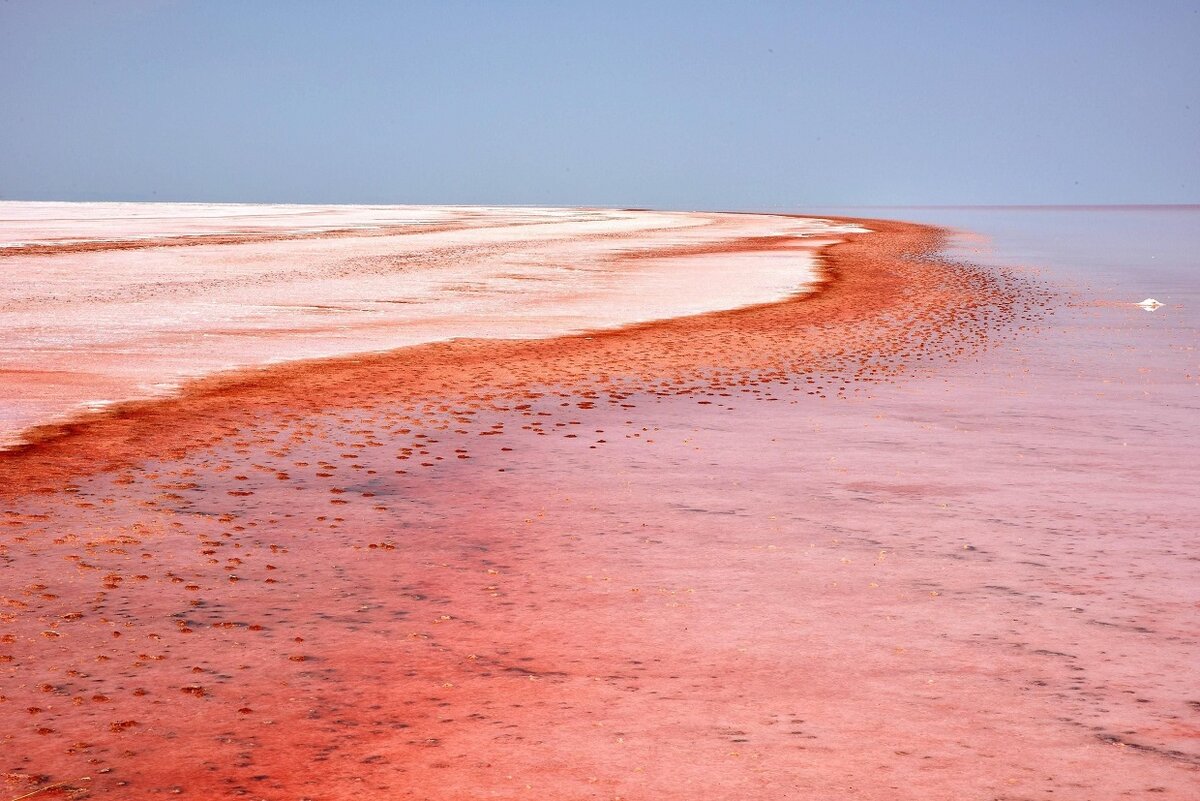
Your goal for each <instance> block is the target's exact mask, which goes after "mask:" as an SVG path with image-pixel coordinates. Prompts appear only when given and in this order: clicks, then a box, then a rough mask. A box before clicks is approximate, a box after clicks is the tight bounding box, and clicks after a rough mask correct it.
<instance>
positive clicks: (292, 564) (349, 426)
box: [0, 221, 1194, 801]
mask: <svg viewBox="0 0 1200 801" xmlns="http://www.w3.org/2000/svg"><path fill="white" fill-rule="evenodd" d="M869 226H870V227H871V228H872V229H873V231H874V233H871V234H867V235H852V236H849V237H847V238H846V241H845V242H843V243H841V244H838V245H835V246H832V247H830V248H828V249H826V251H825V252H824V256H823V258H824V269H825V273H826V282H825V284H824V285H823V286H822V288H821V289H820V291H818V292H816V293H814V294H812V295H807V296H800V297H797V298H795V299H794V300H791V301H788V302H784V303H779V304H772V305H768V306H760V307H755V308H749V309H741V310H737V311H732V312H725V313H720V314H710V315H704V316H701V317H696V318H686V319H677V320H669V321H664V322H661V323H654V324H648V325H639V326H635V327H631V328H628V329H624V330H620V331H614V332H608V333H598V334H594V335H589V336H578V337H566V338H560V339H555V340H543V341H525V342H492V341H487V342H485V341H455V342H450V343H444V344H439V345H428V346H421V347H416V348H410V349H405V350H403V351H397V352H393V353H388V354H382V355H377V356H370V357H362V358H353V359H340V360H333V361H328V362H314V363H308V364H296V365H290V366H284V367H278V368H273V369H271V370H266V371H262V372H256V373H248V374H243V375H239V376H234V377H225V378H221V379H213V380H209V381H205V382H202V383H200V384H197V385H195V386H193V387H190V388H188V390H187V391H186V392H185V393H184V394H183V395H182V396H181V397H179V398H176V399H172V400H168V401H161V402H156V403H147V404H131V405H129V406H128V407H125V408H122V409H119V410H117V411H115V412H114V413H112V414H110V415H108V416H104V417H100V418H97V419H91V420H87V421H85V422H81V423H78V424H76V425H73V426H64V427H60V428H56V429H53V430H45V431H43V432H41V433H42V435H41V437H40V438H39V439H38V440H37V441H36V442H35V443H33V444H31V445H29V446H26V447H24V448H22V449H20V450H18V451H14V452H9V453H5V454H0V485H2V486H0V493H2V494H0V531H2V532H3V534H0V561H3V563H4V571H5V579H6V585H5V588H4V589H3V590H0V676H3V677H4V682H3V684H2V685H0V696H2V697H0V720H2V721H3V724H4V725H3V727H2V729H0V788H3V789H4V790H7V791H9V793H10V796H18V795H20V794H22V793H23V792H27V791H29V790H31V789H34V788H36V787H38V786H43V787H46V786H49V785H50V784H52V783H56V782H67V783H68V784H69V785H71V786H72V787H82V786H84V785H81V784H79V783H78V779H79V778H80V777H83V776H89V777H91V780H90V782H89V783H88V784H87V785H86V788H87V789H88V790H89V791H90V792H91V793H92V794H93V795H94V796H96V797H101V798H104V797H107V798H114V799H118V798H119V799H141V798H152V797H159V796H162V795H183V796H187V797H193V798H203V799H219V798H240V797H251V798H306V797H307V798H321V799H357V798H413V799H418V798H420V799H434V798H437V799H474V798H483V797H486V798H506V799H507V798H512V799H516V798H555V799H559V798H618V797H621V798H680V797H686V798H745V799H783V798H819V797H827V796H834V797H859V798H869V799H880V800H881V801H882V799H889V801H890V800H891V799H897V798H914V799H915V798H922V799H927V798H939V799H940V798H946V799H949V798H963V797H976V796H978V797H989V798H991V797H1032V796H1034V795H1041V794H1042V792H1044V790H1045V789H1047V788H1051V789H1055V790H1056V793H1055V796H1054V797H1056V798H1072V799H1084V798H1099V797H1104V794H1105V792H1107V790H1108V789H1109V788H1110V787H1112V788H1116V790H1119V791H1121V792H1132V791H1133V790H1137V789H1145V788H1146V787H1158V788H1160V791H1159V792H1158V795H1157V797H1163V798H1184V797H1186V796H1185V795H1183V794H1182V792H1181V791H1180V788H1186V784H1185V783H1186V781H1187V779H1188V778H1189V777H1191V776H1193V775H1194V771H1193V767H1194V765H1193V764H1192V762H1190V761H1189V759H1190V757H1189V756H1188V754H1189V753H1190V752H1188V751H1187V749H1186V748H1181V747H1179V745H1178V743H1179V742H1180V741H1182V740H1184V739H1185V738H1186V737H1188V736H1192V734H1191V733H1189V730H1187V728H1186V725H1185V724H1184V723H1183V721H1182V720H1179V721H1175V727H1174V728H1171V727H1167V726H1166V725H1165V724H1164V720H1165V718H1164V717H1163V716H1162V715H1160V714H1159V712H1158V710H1159V709H1160V705H1159V704H1152V705H1150V706H1147V707H1145V709H1146V710H1148V711H1145V712H1143V714H1145V715H1146V719H1145V720H1146V721H1147V725H1146V726H1145V727H1143V729H1144V731H1143V732H1142V734H1141V735H1139V737H1134V736H1132V735H1130V734H1128V733H1125V732H1124V730H1123V729H1119V728H1115V727H1111V726H1109V727H1107V728H1104V727H1105V726H1107V724H1108V722H1109V721H1108V719H1106V718H1105V717H1104V713H1103V712H1097V711H1096V710H1094V709H1092V708H1091V707H1090V706H1089V703H1090V700H1089V699H1090V696H1089V693H1094V692H1098V690H1097V689H1096V688H1097V687H1100V686H1102V685H1103V686H1107V685H1104V682H1108V683H1110V684H1112V685H1113V686H1117V685H1119V684H1120V682H1121V681H1122V680H1124V679H1123V678H1122V676H1121V674H1119V673H1112V672H1111V670H1112V669H1111V668H1106V667H1104V663H1103V659H1099V658H1093V657H1091V656H1089V655H1088V654H1089V652H1088V651H1087V648H1088V646H1087V644H1086V642H1084V641H1083V640H1079V639H1078V630H1077V629H1070V631H1068V632H1067V633H1066V634H1065V635H1064V636H1063V637H1060V639H1067V640H1070V641H1071V642H1072V643H1073V644H1072V646H1071V647H1072V648H1073V649H1074V648H1076V647H1077V648H1078V649H1080V654H1081V655H1082V656H1081V657H1080V658H1079V660H1078V661H1080V662H1085V663H1087V665H1088V667H1089V669H1094V671H1095V674H1096V678H1094V679H1093V682H1094V683H1093V684H1091V685H1087V686H1084V685H1083V684H1082V679H1081V678H1080V677H1079V675H1078V674H1075V673H1071V672H1065V671H1064V670H1062V669H1051V667H1049V666H1050V665H1053V664H1058V663H1059V662H1063V661H1067V662H1070V661H1071V660H1074V659H1076V657H1075V656H1073V655H1067V654H1060V655H1053V654H1051V655H1047V654H1046V653H1041V652H1039V651H1038V650H1036V649H1035V648H1034V647H1033V646H1030V645H1026V644H1024V643H1023V642H1013V641H1012V640H1013V636H1012V635H1011V633H1010V631H1009V628H1010V627H1012V626H1013V625H1015V624H1014V623H1013V622H1012V621H1013V620H1014V617H1015V615H1016V614H1018V613H1019V614H1026V613H1028V608H1029V607H1026V606H1019V607H1012V606H1003V604H1004V603H1008V604H1012V603H1014V602H1012V601H1011V600H997V599H998V598H1000V596H998V595H996V594H995V592H1000V591H999V590H997V591H995V592H992V591H990V590H989V591H987V592H983V591H981V589H980V588H981V586H983V585H986V584H990V583H994V582H998V581H1001V580H1006V579H1002V578H1000V577H997V576H996V575H995V573H996V571H997V570H998V569H999V568H1000V567H1005V566H1006V565H1008V562H1002V561H999V560H1000V557H999V556H997V555H996V554H994V553H992V552H991V550H994V551H996V552H997V553H999V552H1001V551H1003V549H1004V548H1005V547H1006V546H1005V544H1004V543H1002V542H995V543H993V542H990V541H989V542H988V543H986V544H985V543H982V541H981V540H976V541H975V543H974V544H972V545H970V546H969V547H970V550H967V548H968V546H966V545H964V544H962V543H959V542H957V540H955V537H957V536H959V535H960V533H961V529H962V527H963V526H964V525H967V524H968V523H967V522H965V521H968V519H969V520H970V521H976V518H979V517H981V516H984V515H989V514H991V512H990V510H987V509H985V510H983V511H979V512H973V513H970V514H968V513H966V512H964V513H963V515H962V516H959V515H956V514H948V513H945V512H939V511H935V510H934V509H932V508H928V509H927V508H925V507H922V506H915V507H913V508H908V507H904V508H903V509H904V511H905V514H897V513H896V512H897V510H899V509H901V507H900V506H899V505H898V504H900V503H907V502H908V499H917V500H918V501H919V500H920V499H923V498H928V497H936V495H935V493H936V492H937V491H938V490H937V488H936V487H935V486H932V485H931V483H930V482H931V481H932V479H928V478H926V479H922V477H904V476H894V475H892V471H891V470H890V469H889V470H884V469H882V467H883V466H882V465H878V464H875V463H872V462H868V463H867V464H866V465H865V466H860V468H859V471H858V472H856V473H853V474H850V475H846V476H843V475H842V472H841V471H844V470H846V469H847V468H846V467H843V466H842V465H841V464H839V463H838V462H837V458H838V457H842V456H850V457H853V458H859V459H868V460H869V459H883V458H885V457H887V456H888V455H889V454H891V453H893V452H895V451H897V450H899V451H900V452H901V455H900V457H898V458H899V459H902V460H908V459H911V458H915V457H916V455H915V454H912V455H910V454H908V453H907V452H905V451H904V450H903V447H902V440H901V439H900V437H903V436H904V433H905V429H902V428H895V429H894V428H889V427H888V426H887V424H883V423H881V424H880V426H879V428H878V429H877V430H875V431H872V432H871V433H870V434H869V435H867V436H868V440H867V446H868V447H866V448H864V449H860V450H856V451H854V452H853V453H852V454H843V453H841V452H840V451H836V450H835V451H833V452H827V451H826V450H825V448H826V446H827V445H828V442H829V440H830V439H833V440H835V441H836V440H840V439H842V438H846V439H849V438H850V437H859V438H860V439H861V438H862V437H863V435H861V434H858V433H856V432H857V431H858V430H859V429H860V428H861V427H862V425H863V424H864V422H863V419H864V417H866V416H868V415H864V414H863V410H864V409H865V408H870V409H872V410H873V409H874V407H870V406H867V405H865V404H860V403H856V402H855V399H856V397H861V396H862V395H864V394H866V393H868V392H870V390H871V388H872V387H873V386H876V387H877V386H878V385H879V384H881V383H885V382H894V381H896V380H897V379H898V378H899V377H900V376H902V375H905V374H911V373H914V372H918V371H921V372H930V371H944V370H946V369H947V367H948V365H949V364H950V363H951V362H953V361H955V360H958V359H962V358H963V357H966V356H971V355H973V354H976V353H978V352H979V351H980V350H981V349H983V348H987V347H990V346H993V345H995V344H997V343H999V342H1002V341H1005V340H1006V339H1007V338H1011V337H1013V336H1015V335H1016V334H1017V333H1018V332H1019V330H1020V328H1021V326H1024V325H1029V324H1031V323H1032V322H1034V321H1036V320H1037V319H1038V317H1039V315H1040V314H1041V309H1040V307H1039V300H1038V297H1037V296H1036V294H1035V290H1037V289H1038V288H1037V287H1034V286H1031V285H1029V284H1027V283H1025V282H1023V280H1019V279H1016V278H1009V277H1005V276H1003V275H998V274H995V273H989V272H987V271H984V270H981V269H977V268H974V267H972V266H970V265H963V264H955V263H949V262H946V261H944V260H942V259H940V258H939V257H938V255H937V253H938V247H939V245H940V244H941V236H942V234H941V233H940V232H939V231H938V230H936V229H932V228H928V227H923V226H916V225H908V224H903V223H891V222H881V221H872V222H870V223H869ZM765 246H768V247H769V246H771V245H770V244H769V243H766V244H765ZM834 396H841V397H843V398H845V399H847V401H846V402H841V401H833V400H830V401H829V402H823V401H822V400H821V399H822V398H829V399H832V398H833V397H834ZM889 408H890V410H891V411H893V412H895V411H896V410H897V409H898V408H899V409H900V410H901V414H900V415H897V416H902V414H903V407H902V405H899V404H895V405H893V406H891V407H889ZM826 429H827V430H828V431H830V432H833V433H829V434H821V433H820V432H821V431H823V430H826ZM870 437H877V438H879V442H878V443H876V442H873V441H871V440H870V439H869V438H870ZM777 440H778V441H777ZM897 443H900V444H897ZM886 466H887V467H889V468H890V467H892V465H891V464H890V463H888V464H887V465H886ZM863 473H865V475H863ZM943 481H946V482H948V481H949V479H947V478H945V477H943ZM950 491H951V490H950V489H946V490H944V491H943V495H948V493H949V492H950ZM885 495H890V496H894V497H895V498H897V499H900V500H899V501H897V502H896V503H890V502H889V503H881V502H878V501H877V499H878V498H879V497H880V496H885ZM930 506H931V507H932V506H935V505H934V504H930ZM970 525H975V522H970ZM1051 536H1053V537H1062V536H1065V535H1064V534H1063V532H1061V531H1054V532H1051V533H1050V534H1049V535H1047V536H1046V537H1044V538H1042V539H1037V538H1032V537H1031V539H1030V540H1029V541H1028V542H1027V543H1022V545H1021V548H1029V549H1030V550H1031V551H1036V550H1037V549H1046V548H1049V547H1050V545H1049V543H1050V542H1051V540H1050V537H1051ZM885 541H886V544H885ZM892 542H895V543H897V544H898V545H899V547H897V546H893V545H892V544H891V543H892ZM931 542H932V543H933V544H932V545H931V544H930V543H931ZM950 542H953V543H955V544H954V548H953V551H954V552H953V553H951V554H950V555H949V556H947V555H946V554H945V553H943V552H942V551H943V550H944V549H943V548H942V546H943V545H944V544H945V543H950ZM1078 547H1080V548H1086V547H1088V546H1087V543H1086V540H1084V541H1082V542H1081V544H1078ZM931 554H932V555H931ZM965 555H973V556H974V557H975V558H974V560H973V561H968V560H967V559H966V556H965ZM948 565H952V566H954V567H955V568H956V569H955V570H954V571H949V570H947V566H948ZM1006 569H1007V568H1006ZM1022 586H1024V585H1022ZM868 587H870V588H871V589H868ZM1003 589H1004V588H1003V587H1002V588H1001V590H1003ZM1014 592H1015V590H1014ZM1102 593H1103V591H1102V590H1100V591H1097V595H1098V596H1102ZM1100 601H1101V602H1102V603H1103V604H1105V605H1108V604H1115V602H1114V601H1112V600H1111V599H1109V598H1108V597H1106V596H1103V597H1100ZM1031 603H1032V601H1031ZM1079 603H1080V604H1082V603H1083V602H1082V601H1080V602H1079ZM947 605H949V606H947ZM1115 608H1117V607H1116V606H1115V605H1113V606H1106V607H1105V609H1106V610H1107V611H1108V612H1112V614H1111V615H1109V617H1111V618H1112V619H1114V620H1120V621H1121V625H1127V624H1128V625H1129V626H1136V625H1140V623H1141V621H1137V620H1133V621H1125V620H1124V619H1123V618H1121V617H1120V615H1119V614H1117V613H1116V612H1113V609H1115ZM1014 610H1015V611H1014ZM1001 611H1002V612H1003V614H1002V613H1000V612H1001ZM1094 614H1100V612H1099V611H1097V612H1095V613H1094ZM1046 620H1047V621H1048V622H1047V623H1046V624H1045V625H1047V626H1050V625H1052V623H1051V622H1049V621H1052V622H1053V624H1054V625H1057V624H1058V621H1059V619H1058V618H1050V617H1047V618H1046ZM1072 625H1073V624H1072ZM1115 630H1116V629H1114V631H1115ZM1085 631H1086V630H1085ZM1106 631H1107V630H1106ZM1107 636H1109V637H1113V636H1116V635H1115V634H1108V635H1107ZM979 638H983V639H984V640H986V641H987V642H988V643H989V647H988V648H987V649H984V650H982V651H981V650H978V649H977V646H976V645H975V642H976V639H979ZM993 641H995V642H998V643H999V645H990V644H991V643H992V642H993ZM1106 670H1109V671H1110V672H1107V673H1106V672H1105V671H1106ZM1033 678H1036V679H1037V680H1038V681H1041V682H1042V684H1040V685H1035V684H1032V683H1030V682H1027V681H1026V680H1027V679H1033ZM1104 697H1105V700H1106V704H1108V705H1109V706H1114V707H1115V706H1119V705H1120V704H1121V703H1123V702H1122V700H1121V698H1120V697H1119V696H1118V695H1116V691H1113V692H1112V693H1109V694H1108V695H1105V696H1104ZM1126 705H1128V704H1126ZM1121 708H1122V709H1124V707H1121ZM1031 719H1032V720H1034V721H1035V722H1037V723H1039V724H1040V723H1042V722H1044V721H1052V722H1053V723H1052V725H1030V720H1031ZM1064 719H1066V720H1068V722H1066V723H1064V722H1063V720H1064ZM1150 724H1153V725H1160V726H1162V728H1161V729H1160V730H1154V729H1153V727H1152V726H1151V725H1150ZM1097 728H1099V731H1097ZM1168 729H1169V730H1168ZM1147 732H1148V733H1147ZM1106 737H1107V738H1110V739H1104V738H1106ZM1114 738H1115V739H1114ZM1139 749H1144V750H1139ZM1154 749H1157V750H1154ZM1146 754H1149V755H1150V756H1148V757H1146V758H1145V759H1143V756H1144V755H1146ZM1115 760H1123V761H1122V762H1121V767H1122V768H1123V769H1124V772H1120V771H1118V773H1120V775H1118V776H1116V777H1113V776H1104V775H1103V773H1104V771H1102V770H1100V769H1099V768H1100V767H1101V766H1106V765H1110V764H1112V763H1113V762H1114V761H1115ZM1131 760H1138V761H1136V762H1132V761H1131ZM1047 776H1049V777H1050V778H1047ZM1100 782H1104V784H1103V785H1101V784H1099V783H1100ZM1113 795H1115V792H1114V793H1113Z"/></svg>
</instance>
